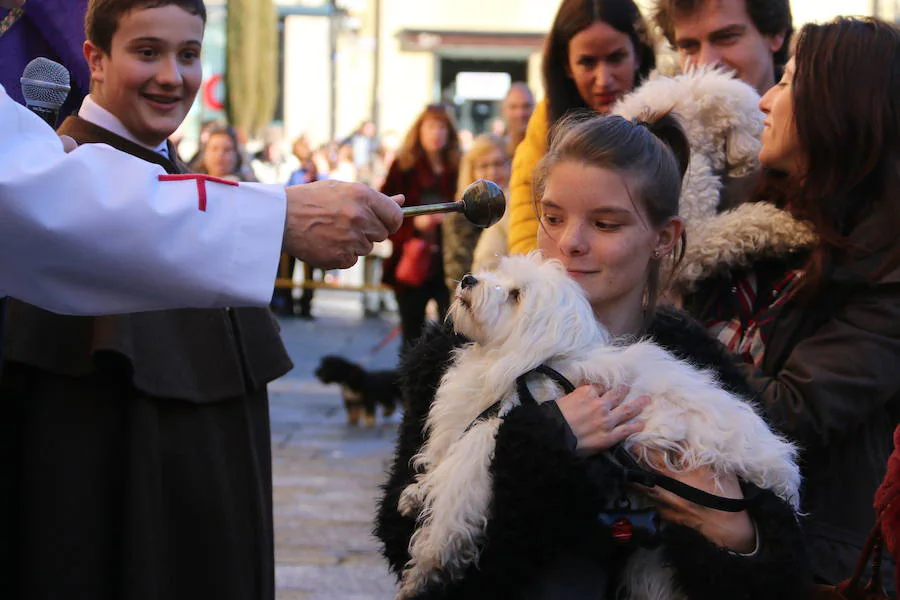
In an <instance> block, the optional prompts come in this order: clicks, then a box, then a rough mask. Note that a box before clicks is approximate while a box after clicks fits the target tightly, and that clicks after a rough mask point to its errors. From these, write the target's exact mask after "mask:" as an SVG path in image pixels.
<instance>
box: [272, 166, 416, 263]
mask: <svg viewBox="0 0 900 600" xmlns="http://www.w3.org/2000/svg"><path fill="white" fill-rule="evenodd" d="M402 203H403V196H402V195H399V196H393V197H390V198H389V197H388V196H385V195H384V194H381V193H379V192H376V191H375V190H373V189H371V188H369V187H368V186H365V185H363V184H361V183H344V182H340V181H331V180H325V181H316V182H314V183H305V184H303V185H295V186H291V187H289V188H287V218H286V219H285V229H284V238H283V241H282V248H283V250H284V251H285V252H287V253H288V254H290V255H292V256H295V257H297V258H298V259H300V260H301V261H303V262H305V263H307V264H309V265H311V266H314V267H319V268H323V269H346V268H348V267H352V266H353V265H354V264H356V261H357V259H358V258H359V257H360V256H365V255H367V254H368V253H369V252H371V251H372V245H373V243H374V242H380V241H382V240H384V239H386V238H387V237H388V235H390V234H391V233H394V232H395V231H397V230H398V229H399V228H400V225H401V224H402V223H403V213H402V211H401V210H400V205H401V204H402Z"/></svg>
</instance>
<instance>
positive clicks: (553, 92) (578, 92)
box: [508, 0, 656, 253]
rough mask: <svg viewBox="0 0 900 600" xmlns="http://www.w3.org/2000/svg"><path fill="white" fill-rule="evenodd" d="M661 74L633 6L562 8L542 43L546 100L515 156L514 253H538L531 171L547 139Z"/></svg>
mask: <svg viewBox="0 0 900 600" xmlns="http://www.w3.org/2000/svg"><path fill="white" fill-rule="evenodd" d="M655 66H656V58H655V56H654V54H653V44H652V42H651V40H650V36H649V34H648V32H647V26H646V23H645V22H644V19H643V17H641V13H640V11H639V10H638V7H637V5H636V4H635V3H634V2H633V1H632V0H563V2H562V4H561V5H560V7H559V11H557V13H556V18H555V19H554V20H553V25H552V26H551V28H550V33H549V34H547V40H546V42H545V43H544V56H543V63H542V67H541V70H542V75H543V80H544V89H545V93H546V95H547V97H546V99H545V100H544V101H543V102H541V103H540V104H539V105H538V106H537V107H536V108H535V111H534V114H533V115H532V116H531V120H530V121H529V122H528V130H527V131H526V133H525V139H524V140H522V143H521V144H519V146H518V148H517V149H516V155H515V159H514V160H513V169H512V178H511V181H510V194H511V196H510V201H509V211H510V220H509V242H508V243H509V249H510V251H511V252H513V253H525V252H528V251H530V250H534V249H535V247H536V245H537V230H538V220H537V217H536V215H535V214H534V211H533V210H532V201H533V195H532V171H534V168H535V166H536V165H537V163H538V161H540V160H541V157H542V156H544V154H545V153H546V152H547V144H548V139H547V136H548V132H549V130H550V128H551V127H552V126H553V124H555V123H556V122H557V121H559V119H560V118H562V117H563V116H564V115H565V114H566V113H568V112H570V111H573V110H579V109H582V110H583V109H590V110H593V111H595V112H597V113H598V114H606V113H608V112H609V111H610V110H611V109H612V107H613V105H614V104H615V103H616V102H617V101H618V100H619V99H620V98H621V97H622V96H624V95H625V94H627V93H628V92H630V91H631V90H632V89H634V88H635V87H637V86H638V85H639V84H640V83H641V81H643V80H644V78H646V77H647V74H648V73H650V71H652V70H653V68H654V67H655Z"/></svg>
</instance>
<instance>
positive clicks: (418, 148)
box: [381, 104, 460, 347]
mask: <svg viewBox="0 0 900 600" xmlns="http://www.w3.org/2000/svg"><path fill="white" fill-rule="evenodd" d="M459 159H460V149H459V138H458V137H457V133H456V125H455V124H454V123H453V118H452V117H451V116H450V113H449V112H448V111H447V108H446V107H445V106H443V105H440V104H432V105H430V106H427V107H426V108H425V110H424V111H422V112H421V113H420V114H419V116H418V117H416V120H415V121H414V122H413V124H412V127H410V129H409V131H408V132H407V134H406V138H405V139H404V141H403V145H402V146H401V147H400V149H399V150H398V151H397V158H396V159H395V160H394V162H393V163H391V166H390V168H389V169H388V174H387V177H386V178H385V181H384V185H383V186H382V187H381V191H382V192H383V193H385V194H388V195H392V194H404V195H405V196H406V203H405V204H404V206H419V205H422V204H437V203H441V202H452V201H453V199H454V197H455V196H456V181H457V178H458V176H459ZM442 217H443V215H420V216H417V217H414V218H412V219H408V220H406V221H405V222H404V223H403V226H402V227H401V228H400V229H399V230H398V231H397V233H395V234H394V235H392V236H391V237H390V240H391V242H392V243H393V253H392V254H391V256H390V258H388V259H387V261H386V262H385V265H384V274H383V275H382V281H383V282H384V283H386V284H387V285H390V286H391V287H393V288H394V293H395V294H396V296H397V305H398V307H399V311H400V324H401V326H402V329H403V346H404V347H408V346H409V345H410V344H411V343H412V342H413V341H414V340H415V339H416V338H417V337H419V334H420V333H421V332H422V326H423V325H424V323H425V307H426V306H427V304H428V301H429V300H432V299H433V300H434V301H435V302H437V306H438V313H439V316H440V318H443V316H444V314H445V313H446V312H447V307H448V305H449V304H450V293H449V291H448V290H447V287H446V286H445V285H444V266H443V258H442V246H441V221H442ZM423 248H424V250H423ZM413 252H416V253H418V252H422V253H424V254H428V255H429V257H430V260H427V259H425V258H422V259H421V260H422V262H421V263H420V264H421V265H422V266H421V268H420V270H419V273H417V275H418V278H417V279H418V280H414V279H410V278H409V277H407V275H409V273H408V272H405V270H404V269H401V271H400V273H399V277H398V269H397V267H398V265H400V264H401V260H402V259H403V256H404V253H407V254H410V253H413ZM406 258H407V260H408V259H409V258H410V256H407V257H406Z"/></svg>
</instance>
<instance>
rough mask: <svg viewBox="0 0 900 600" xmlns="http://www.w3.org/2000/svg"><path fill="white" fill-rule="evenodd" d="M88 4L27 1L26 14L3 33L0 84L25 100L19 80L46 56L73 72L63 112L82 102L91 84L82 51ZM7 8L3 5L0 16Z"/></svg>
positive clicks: (76, 0) (60, 0)
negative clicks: (33, 63) (33, 64)
mask: <svg viewBox="0 0 900 600" xmlns="http://www.w3.org/2000/svg"><path fill="white" fill-rule="evenodd" d="M86 7H87V0H28V2H26V3H25V14H24V15H23V16H22V17H21V18H19V20H18V21H16V22H15V23H14V24H13V25H12V27H10V28H9V30H8V31H7V32H6V33H5V34H3V35H2V36H0V84H2V85H3V87H4V88H5V89H6V92H7V93H8V94H9V95H10V96H11V97H12V98H13V100H16V101H17V102H21V103H23V104H24V99H23V98H22V89H21V84H20V83H19V78H20V77H21V76H22V70H23V69H24V68H25V65H27V64H28V62H29V61H31V60H32V59H33V58H36V57H38V56H44V57H47V58H49V59H51V60H55V61H57V62H59V63H61V64H63V65H65V67H66V68H67V69H69V73H71V75H72V83H71V85H72V91H71V92H69V98H68V100H67V101H66V104H65V106H63V111H62V112H63V114H68V113H70V112H72V111H73V110H74V109H75V108H77V107H78V106H80V105H81V100H82V99H83V98H84V96H85V95H87V93H88V88H89V86H90V72H89V70H88V67H87V63H86V62H85V60H84V56H83V55H82V53H81V46H82V44H83V43H84V12H85V9H86ZM8 12H9V11H8V10H6V9H0V20H2V19H3V17H5V16H6V15H7V13H8ZM60 120H62V119H60Z"/></svg>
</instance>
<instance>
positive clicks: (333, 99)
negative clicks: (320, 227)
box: [196, 0, 900, 145]
mask: <svg viewBox="0 0 900 600" xmlns="http://www.w3.org/2000/svg"><path fill="white" fill-rule="evenodd" d="M559 1H560V0H490V1H485V0H276V4H277V6H278V9H279V14H280V29H279V32H280V40H279V45H280V51H281V61H280V71H281V73H280V84H281V87H282V94H281V97H282V101H281V102H280V103H279V109H278V112H277V114H276V115H275V121H276V122H277V123H278V125H279V127H280V129H281V131H282V133H281V135H282V136H283V137H284V138H285V139H294V138H295V137H297V136H298V135H300V134H305V135H307V136H308V137H309V139H310V141H311V143H313V144H314V145H318V144H321V143H324V142H326V141H328V140H332V139H338V140H340V139H343V138H345V137H347V136H349V135H350V134H351V133H352V132H353V131H354V130H355V129H356V128H357V127H358V126H359V125H360V123H361V122H363V121H366V120H370V119H371V120H373V121H375V123H376V126H377V128H378V130H379V131H380V132H381V133H382V134H384V133H389V134H390V133H392V134H393V135H394V137H399V136H402V135H403V133H404V132H405V131H406V129H407V128H408V127H409V125H410V124H411V122H412V120H413V119H414V117H415V115H416V114H418V112H419V111H421V110H422V108H424V107H425V106H426V105H428V104H430V103H433V102H443V103H447V104H451V105H453V106H454V107H455V112H456V116H457V120H458V121H459V124H460V126H461V127H464V128H466V129H469V130H470V131H472V132H473V133H478V132H481V131H484V130H486V129H487V127H488V124H489V122H490V120H491V119H492V118H493V117H494V116H496V115H497V113H498V109H499V98H500V97H502V95H503V94H504V93H505V88H506V87H508V85H509V83H511V82H514V81H525V82H526V83H528V85H529V86H531V88H532V89H533V90H534V91H535V93H536V96H537V97H541V95H542V93H541V92H542V90H541V77H540V54H541V46H542V43H543V39H544V35H545V34H546V32H547V30H548V29H549V27H550V24H551V22H552V20H553V17H554V15H555V13H556V10H557V8H558V6H559ZM226 2H227V0H207V4H208V5H209V6H210V8H211V15H214V18H212V19H211V21H210V24H209V29H208V32H207V41H208V42H211V43H208V44H207V48H206V50H205V52H207V53H208V56H207V58H206V59H205V60H206V62H207V65H209V66H208V68H207V73H206V79H207V86H206V87H205V88H204V90H205V92H206V93H205V99H204V98H201V100H199V102H206V104H203V105H202V106H201V107H200V109H199V110H198V111H196V112H197V113H198V114H201V115H203V117H204V118H208V117H210V116H215V115H217V114H220V113H217V111H216V108H217V106H216V100H217V99H219V98H221V96H222V90H221V85H222V84H221V75H222V73H221V65H224V58H222V57H221V53H223V47H224V40H223V37H224V34H223V31H222V30H223V28H224V22H223V19H222V18H221V15H223V14H224V10H223V8H224V4H225V3H226ZM639 4H640V5H641V6H642V8H644V9H645V14H646V12H647V9H648V7H649V6H650V5H651V4H652V0H650V1H648V0H639ZM898 4H900V0H793V1H792V9H793V12H794V22H795V24H796V25H797V26H798V27H799V26H800V25H802V24H803V23H805V22H808V21H818V20H826V19H830V18H832V17H833V16H835V15H838V14H879V15H880V16H882V17H883V18H886V19H888V20H895V19H896V18H897V17H898V16H900V12H898ZM215 7H219V8H218V9H217V8H215ZM216 77H219V79H215V80H212V81H210V80H211V79H213V78H216Z"/></svg>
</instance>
